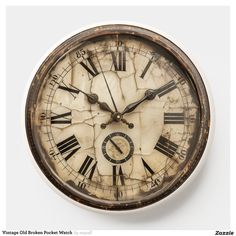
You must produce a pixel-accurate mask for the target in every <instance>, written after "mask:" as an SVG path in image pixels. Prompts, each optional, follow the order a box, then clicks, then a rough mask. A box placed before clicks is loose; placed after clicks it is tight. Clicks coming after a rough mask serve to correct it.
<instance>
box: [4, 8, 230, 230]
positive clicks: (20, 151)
mask: <svg viewBox="0 0 236 236" xmlns="http://www.w3.org/2000/svg"><path fill="white" fill-rule="evenodd" d="M110 20H112V21H113V20H116V21H126V22H127V21H131V22H137V23H141V24H146V25H150V26H151V27H154V28H156V31H157V32H165V33H166V34H167V35H168V36H169V38H170V39H172V40H173V41H174V42H176V43H177V44H178V45H179V46H181V47H182V49H183V50H184V51H186V52H187V54H189V55H190V57H191V58H192V59H193V61H194V62H195V63H196V64H197V66H198V68H199V69H200V72H201V73H202V74H203V75H204V77H205V78H206V79H207V81H208V83H209V85H210V88H211V93H212V96H213V98H214V104H215V118H216V129H215V136H214V140H213V143H212V146H211V149H210V152H209V153H208V156H207V160H206V162H205V165H204V167H203V168H202V170H201V172H200V174H199V175H198V176H197V177H198V178H196V179H195V180H194V181H193V182H192V184H191V186H188V188H187V189H185V190H184V191H183V192H179V193H178V194H176V196H175V198H173V199H171V200H170V201H168V202H166V203H165V204H162V205H161V206H155V207H152V208H149V209H148V210H145V211H142V212H140V213H138V212H135V213H125V214H122V215H114V214H113V215H110V214H108V213H106V214H101V213H95V212H92V211H89V210H85V209H82V208H79V207H76V206H74V205H73V204H71V203H70V202H67V201H65V200H64V199H63V198H61V197H60V196H58V195H57V194H56V193H55V192H54V191H53V190H51V188H50V187H48V186H47V185H46V184H45V182H44V181H43V180H42V178H41V177H40V175H39V174H38V173H37V172H36V168H35V167H34V166H33V164H32V157H31V154H30V153H29V151H28V149H27V146H26V143H25V140H23V138H24V134H23V133H24V126H23V124H22V121H21V120H20V117H22V112H23V109H22V103H23V102H24V101H23V97H24V93H25V87H26V85H27V83H28V80H29V77H30V74H31V72H32V70H33V68H34V67H35V65H36V64H37V63H38V62H39V60H40V58H41V57H42V56H43V55H44V54H45V52H46V51H47V50H48V48H49V47H51V46H52V45H54V44H55V43H56V42H57V41H58V39H61V38H64V37H65V36H66V35H67V34H69V33H71V31H74V30H77V29H78V28H80V27H83V26H86V25H88V24H93V23H97V22H103V21H106V22H107V21H110ZM6 186H7V228H14V229H21V228H31V229H34V228H37V229H40V228H42V229H45V228H49V229H52V228H57V229H58V228H62V227H63V228H76V229H216V228H217V229H226V228H228V227H229V8H227V7H180V6H179V7H153V6H152V7H134V6H132V7H115V6H114V7H109V8H107V7H102V6H100V7H81V6H78V7H35V8H32V7H31V8H30V7H9V8H8V10H7V185H6Z"/></svg>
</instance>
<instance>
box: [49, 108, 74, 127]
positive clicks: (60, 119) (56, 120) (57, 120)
mask: <svg viewBox="0 0 236 236" xmlns="http://www.w3.org/2000/svg"><path fill="white" fill-rule="evenodd" d="M68 116H71V111H70V112H67V113H63V114H60V115H56V116H51V124H71V118H70V117H68Z"/></svg>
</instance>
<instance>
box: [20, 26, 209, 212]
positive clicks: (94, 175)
mask: <svg viewBox="0 0 236 236" xmlns="http://www.w3.org/2000/svg"><path fill="white" fill-rule="evenodd" d="M25 122H26V123H25V124H26V132H27V137H28V142H29V145H30V148H31V151H32V153H33V156H34V159H35V161H36V162H37V164H38V166H39V167H40V169H41V171H42V172H43V174H44V175H45V176H46V177H47V178H48V179H49V180H50V182H51V183H52V184H53V185H54V186H56V188H58V189H59V190H60V191H61V192H63V193H64V194H65V195H67V196H68V197H69V198H71V199H73V200H74V201H76V202H80V203H82V204H84V205H87V206H90V207H94V208H99V209H106V210H130V209H136V208H140V207H144V206H147V205H150V204H152V203H155V202H158V201H160V200H161V199H163V198H165V197H167V196H168V195H170V194H171V193H173V192H174V191H175V190H176V189H178V188H179V187H180V186H181V185H182V184H183V183H184V182H185V181H186V180H187V179H188V178H189V176H190V175H191V174H192V173H193V171H194V170H195V167H196V166H197V165H198V163H199V161H200V160H201V158H202V155H203V152H204V150H205V147H206V144H207V140H208V134H209V126H210V107H209V101H208V95H207V92H206V88H205V86H204V83H203V81H202V78H201V76H200V74H199V72H198V71H197V69H196V68H195V66H194V65H193V63H192V62H191V61H190V59H189V58H188V57H187V56H186V55H185V54H184V53H183V51H181V50H180V49H179V48H178V47H177V46H176V45H175V44H173V43H172V42H171V41H169V40H168V39H167V38H165V37H163V36H162V35H160V34H157V33H155V32H152V31H150V30H147V29H144V28H140V27H137V26H130V25H121V24H113V25H103V26H99V27H95V28H91V29H88V30H85V31H83V32H81V33H78V34H76V35H74V36H73V37H70V38H68V39H67V40H66V41H64V42H63V43H62V44H60V45H59V46H58V47H56V48H55V50H53V51H52V52H51V53H50V54H49V55H48V57H47V58H46V59H45V60H44V62H43V63H42V64H41V66H40V67H39V69H38V71H37V73H36V74H35V76H34V79H33V81H32V83H31V86H30V89H29V92H28V97H27V102H26V121H25Z"/></svg>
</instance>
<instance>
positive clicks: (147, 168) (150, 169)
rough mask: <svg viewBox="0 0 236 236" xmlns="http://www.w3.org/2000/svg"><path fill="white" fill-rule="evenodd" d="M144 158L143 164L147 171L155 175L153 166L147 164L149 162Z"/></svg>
mask: <svg viewBox="0 0 236 236" xmlns="http://www.w3.org/2000/svg"><path fill="white" fill-rule="evenodd" d="M141 159H142V162H143V166H144V168H145V171H148V172H149V173H150V174H151V175H153V174H155V172H154V171H153V170H152V168H151V167H150V166H149V165H148V164H147V162H145V161H144V160H143V158H141Z"/></svg>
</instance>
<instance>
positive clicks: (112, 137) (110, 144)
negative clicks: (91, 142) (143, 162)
mask: <svg viewBox="0 0 236 236" xmlns="http://www.w3.org/2000/svg"><path fill="white" fill-rule="evenodd" d="M102 153H103V155H104V157H105V158H106V159H107V160H108V161H110V162H112V163H114V164H121V163H124V162H126V161H128V160H129V159H130V158H131V156H132V155H133V153H134V143H133V141H132V139H131V138H130V137H129V136H128V135H127V134H124V133H121V132H115V133H111V134H109V135H108V136H107V137H106V138H105V139H104V141H103V143H102Z"/></svg>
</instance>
